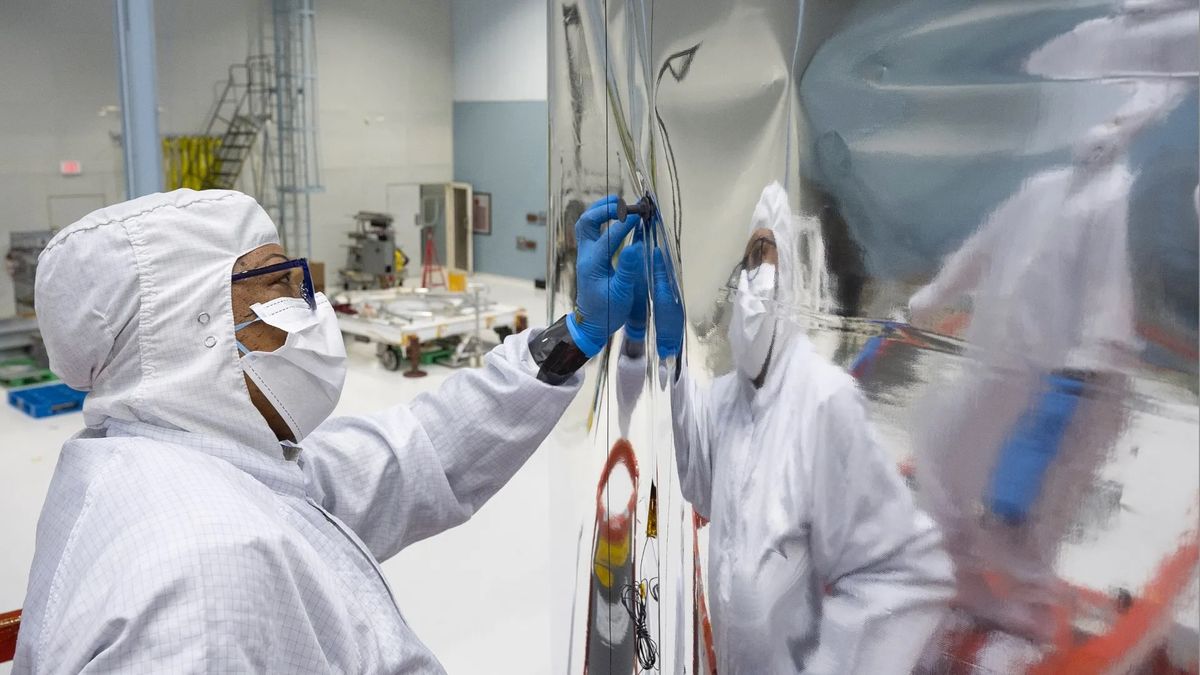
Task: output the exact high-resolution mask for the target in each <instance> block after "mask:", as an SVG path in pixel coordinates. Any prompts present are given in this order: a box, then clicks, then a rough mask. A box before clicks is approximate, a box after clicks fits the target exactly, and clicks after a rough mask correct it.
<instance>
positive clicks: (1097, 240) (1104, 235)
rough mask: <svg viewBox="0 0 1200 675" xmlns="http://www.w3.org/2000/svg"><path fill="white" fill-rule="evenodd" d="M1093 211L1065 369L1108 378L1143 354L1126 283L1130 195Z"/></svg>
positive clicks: (1129, 285)
mask: <svg viewBox="0 0 1200 675" xmlns="http://www.w3.org/2000/svg"><path fill="white" fill-rule="evenodd" d="M1117 194H1118V195H1119V196H1120V198H1119V199H1116V200H1113V202H1112V203H1110V204H1108V206H1107V208H1099V209H1097V211H1096V220H1095V221H1094V223H1093V225H1094V227H1093V229H1091V230H1090V231H1089V232H1088V233H1087V235H1088V236H1086V237H1085V238H1084V243H1085V246H1086V250H1085V251H1083V254H1082V256H1081V258H1080V264H1081V269H1079V270H1078V274H1079V279H1080V280H1081V282H1082V285H1081V287H1080V291H1081V296H1080V307H1079V316H1080V320H1081V321H1082V322H1083V326H1082V330H1081V331H1080V335H1079V343H1078V344H1077V345H1075V346H1074V347H1073V348H1072V349H1071V351H1070V352H1068V354H1067V360H1066V367H1067V368H1072V369H1075V370H1086V371H1091V372H1112V371H1114V370H1120V369H1121V368H1122V367H1124V366H1127V365H1130V364H1131V362H1132V361H1133V360H1135V359H1136V358H1137V354H1138V353H1139V352H1140V351H1141V341H1140V340H1139V339H1138V337H1137V334H1136V332H1135V327H1134V314H1133V280H1132V279H1131V277H1130V269H1129V249H1128V242H1127V232H1126V230H1127V227H1126V223H1127V221H1128V214H1129V202H1128V199H1127V198H1126V197H1127V196H1128V190H1126V191H1124V192H1117Z"/></svg>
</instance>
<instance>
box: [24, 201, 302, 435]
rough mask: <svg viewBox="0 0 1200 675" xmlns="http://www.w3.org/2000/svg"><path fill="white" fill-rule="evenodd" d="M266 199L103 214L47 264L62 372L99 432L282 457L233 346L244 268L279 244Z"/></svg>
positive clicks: (131, 205)
mask: <svg viewBox="0 0 1200 675" xmlns="http://www.w3.org/2000/svg"><path fill="white" fill-rule="evenodd" d="M278 242H279V239H278V235H277V233H276V229H275V225H274V224H273V223H272V222H271V219H270V217H269V216H268V215H267V213H266V212H265V211H263V209H262V208H261V207H260V206H259V205H258V203H257V202H255V201H254V199H252V198H250V197H248V196H246V195H244V194H242V193H240V192H232V191H226V190H206V191H204V192H196V191H193V190H176V191H174V192H167V193H160V194H154V195H149V196H146V197H141V198H139V199H134V200H132V201H128V202H124V203H121V204H117V205H115V206H110V207H107V208H104V209H100V210H98V211H95V212H93V213H91V214H89V215H87V216H86V217H84V218H83V219H82V220H80V221H79V222H77V223H75V224H73V225H71V226H70V227H68V228H66V229H64V230H62V231H61V232H59V233H58V234H57V235H56V236H55V237H54V238H53V239H52V240H51V241H50V243H49V244H48V245H47V246H46V249H45V250H44V251H43V252H42V254H41V256H40V257H39V258H38V269H37V284H36V295H35V302H36V308H37V314H38V324H39V327H40V329H41V332H42V337H43V339H44V340H45V342H46V351H47V352H48V353H49V356H50V368H51V370H53V371H54V373H55V374H56V375H58V376H59V377H60V378H62V380H63V382H65V383H66V384H68V385H70V386H71V387H72V388H74V389H79V390H82V391H90V392H91V394H90V395H89V396H88V397H87V401H86V402H85V403H84V408H83V412H84V420H85V422H86V423H87V425H88V427H91V428H101V427H104V426H105V425H106V423H107V421H108V420H110V419H117V420H129V421H137V422H145V423H148V424H153V425H156V426H160V427H166V428H170V429H178V430H183V431H191V432H197V433H203V434H208V435H212V436H218V437H222V438H226V439H229V440H233V441H237V442H239V443H242V444H244V445H248V446H251V447H255V448H259V449H262V450H264V451H267V452H271V453H274V452H275V451H276V450H278V448H279V442H278V440H277V439H276V437H275V435H274V434H273V433H272V432H271V430H270V428H269V427H268V426H267V423H266V421H265V420H264V419H263V417H262V415H261V414H259V412H258V410H257V409H255V408H254V405H253V404H252V403H251V402H250V395H249V392H248V391H247V390H246V385H245V380H244V379H243V376H242V369H241V365H240V363H239V359H238V350H237V346H236V344H235V342H234V336H233V311H232V306H231V300H230V275H231V274H232V271H233V265H234V262H235V261H236V260H237V259H238V257H240V256H241V255H243V254H244V253H247V252H249V251H251V250H254V249H256V248H258V247H260V246H262V245H264V244H271V243H278Z"/></svg>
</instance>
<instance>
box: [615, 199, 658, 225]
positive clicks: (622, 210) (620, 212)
mask: <svg viewBox="0 0 1200 675" xmlns="http://www.w3.org/2000/svg"><path fill="white" fill-rule="evenodd" d="M631 213H636V214H637V215H639V216H641V217H642V220H643V221H646V222H649V221H650V219H651V217H653V216H654V202H652V201H651V200H650V195H646V196H644V197H642V198H641V199H639V200H638V202H637V203H636V204H626V203H625V200H624V199H620V200H618V201H617V220H625V217H626V216H628V215H629V214H631Z"/></svg>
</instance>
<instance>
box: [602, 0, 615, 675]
mask: <svg viewBox="0 0 1200 675" xmlns="http://www.w3.org/2000/svg"><path fill="white" fill-rule="evenodd" d="M608 49H609V44H608V0H604V194H605V195H610V194H612V189H611V185H610V183H609V177H608V172H609V153H608V128H609V119H608V116H609V115H611V114H612V113H611V110H612V106H611V105H610V102H609V100H608V99H609V96H611V92H610V90H609V86H608V81H609V72H608V67H609V63H610V61H609V52H608ZM611 238H612V226H611V224H608V225H606V226H605V230H604V243H605V244H606V245H607V246H606V250H607V251H611V250H612V248H611ZM608 264H609V265H611V264H612V260H611V257H610V259H609V260H608ZM606 284H607V286H608V294H607V295H606V296H605V298H606V300H607V302H606V304H605V306H604V320H605V321H604V325H605V327H606V328H605V330H606V332H607V326H608V325H609V323H610V321H611V312H612V276H611V275H610V276H609V277H608V279H607V281H606ZM606 365H607V364H606ZM609 408H610V409H608V410H606V414H605V415H604V450H605V452H607V451H608V450H609V447H610V446H611V445H612V431H611V426H612V421H611V419H610V418H611V417H612V410H611V407H609ZM604 508H605V511H606V513H612V491H611V490H608V489H605V491H604ZM608 590H609V593H610V594H611V593H612V592H613V590H614V589H613V588H611V587H610V588H609V589H608ZM608 600H609V603H610V604H611V602H612V600H613V598H612V597H611V596H610V597H609V598H608ZM608 634H609V635H612V634H613V612H608ZM608 672H609V675H612V672H613V653H612V649H609V650H608Z"/></svg>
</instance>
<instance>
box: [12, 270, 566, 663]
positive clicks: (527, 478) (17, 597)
mask: <svg viewBox="0 0 1200 675" xmlns="http://www.w3.org/2000/svg"><path fill="white" fill-rule="evenodd" d="M478 280H480V281H483V282H484V283H486V284H488V285H489V286H490V287H491V289H492V297H493V298H495V299H496V300H499V301H501V302H504V303H507V304H515V305H518V306H522V307H524V308H525V309H526V310H527V311H528V314H529V318H530V323H531V324H532V325H541V324H544V323H545V312H546V309H545V307H546V300H545V292H544V291H539V290H537V289H535V288H534V287H533V284H532V283H531V282H528V281H518V280H513V279H506V278H502V277H492V276H488V275H478ZM348 349H349V351H350V371H349V374H348V376H347V381H346V388H345V391H344V393H343V395H342V400H341V403H340V404H339V405H338V409H337V414H353V413H362V412H369V411H372V410H377V409H379V408H382V407H386V406H389V405H395V404H397V403H403V402H405V401H408V400H410V399H412V398H413V397H414V396H416V395H417V394H419V393H421V392H422V391H427V390H430V389H433V388H436V387H437V386H438V385H439V384H440V383H441V382H442V381H444V380H445V379H446V378H447V377H449V376H450V375H452V374H453V373H454V372H455V371H453V370H450V369H448V368H444V367H441V366H429V367H427V368H426V370H427V371H428V372H429V376H428V377H425V378H421V379H409V378H405V377H401V375H400V373H398V372H388V371H386V370H384V369H383V368H382V367H381V366H380V365H379V363H378V361H377V360H376V359H375V348H374V345H364V344H355V343H350V344H349V345H348ZM81 425H82V418H81V417H80V415H79V414H77V413H76V414H70V415H63V416H59V417H50V418H46V419H40V420H35V419H31V418H29V417H26V416H24V415H23V414H21V413H20V412H18V411H17V410H16V409H14V408H12V407H11V406H8V405H7V404H5V405H0V514H3V516H2V519H0V612H4V611H8V610H10V609H16V608H18V607H20V606H21V603H22V600H23V599H24V597H25V585H26V580H27V579H28V573H29V565H30V562H31V560H32V559H33V547H34V530H35V526H36V523H37V517H38V512H39V511H40V509H41V505H42V501H43V499H44V497H45V493H46V488H47V486H48V485H49V483H50V477H51V475H52V473H53V471H54V465H55V462H56V460H57V457H58V450H59V448H60V447H61V446H62V443H63V441H65V440H66V439H67V438H68V437H70V436H71V435H72V434H74V433H75V432H76V431H78V430H79V428H80V426H81ZM550 452H553V450H552V449H550V448H547V447H543V448H541V449H540V450H539V451H538V452H537V453H536V454H534V456H533V458H532V459H531V460H530V461H529V463H528V464H526V465H525V467H524V468H523V469H521V471H520V472H518V473H517V475H516V477H514V478H513V480H512V482H510V483H509V484H508V485H507V486H506V487H505V488H504V489H503V490H501V491H500V493H499V494H498V495H496V497H495V498H493V499H492V501H491V502H489V503H488V504H487V505H486V506H485V507H484V508H483V509H482V510H481V511H480V512H479V513H478V514H476V516H475V517H474V518H472V519H471V520H470V521H469V522H468V523H466V524H464V525H462V526H461V527H458V528H456V529H454V530H451V531H449V532H446V533H444V534H442V535H439V536H437V537H434V538H432V539H428V540H426V541H423V542H420V543H418V544H415V545H413V546H412V547H410V548H409V549H407V550H405V551H403V552H401V553H400V555H398V556H396V557H395V558H392V559H391V560H388V561H387V562H385V563H384V564H383V569H384V572H385V573H386V574H387V576H388V580H389V581H390V582H391V585H392V587H393V589H394V591H395V593H396V596H397V600H398V601H399V603H400V608H401V610H403V612H404V615H405V618H406V619H407V620H408V622H409V624H410V625H412V626H413V628H414V630H415V631H416V632H417V634H418V635H419V636H420V637H421V638H422V640H424V642H425V643H426V644H427V645H428V646H429V647H430V648H431V649H432V650H433V651H434V653H435V654H437V656H438V658H440V659H441V661H442V663H443V665H445V667H446V669H447V670H448V671H449V672H451V673H484V672H487V673H532V674H537V673H549V672H550V651H551V650H550V637H549V636H550V633H551V630H550V626H551V620H552V617H551V611H550V603H549V598H548V590H547V584H546V581H545V580H546V579H547V577H548V575H549V568H550V564H549V546H550V544H549V542H550V525H549V515H548V505H549V492H548V490H549V484H550V472H549V460H548V457H549V453H550ZM8 672H10V665H9V664H4V665H0V675H3V674H7V673H8Z"/></svg>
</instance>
